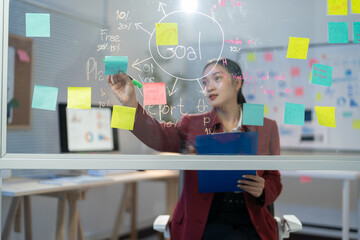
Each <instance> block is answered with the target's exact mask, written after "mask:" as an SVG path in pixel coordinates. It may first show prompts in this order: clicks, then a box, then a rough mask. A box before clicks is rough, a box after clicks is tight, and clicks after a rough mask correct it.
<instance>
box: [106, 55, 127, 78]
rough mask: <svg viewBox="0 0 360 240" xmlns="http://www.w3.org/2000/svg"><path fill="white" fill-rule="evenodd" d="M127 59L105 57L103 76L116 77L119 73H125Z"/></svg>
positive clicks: (123, 57)
mask: <svg viewBox="0 0 360 240" xmlns="http://www.w3.org/2000/svg"><path fill="white" fill-rule="evenodd" d="M127 66H128V57H126V56H106V57H105V75H117V74H119V72H120V71H121V72H123V73H126V72H127Z"/></svg>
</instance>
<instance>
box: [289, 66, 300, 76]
mask: <svg viewBox="0 0 360 240" xmlns="http://www.w3.org/2000/svg"><path fill="white" fill-rule="evenodd" d="M290 74H291V76H292V77H298V76H300V68H298V67H292V68H291V73H290Z"/></svg>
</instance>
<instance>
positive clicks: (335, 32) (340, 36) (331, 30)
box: [328, 22, 349, 43]
mask: <svg viewBox="0 0 360 240" xmlns="http://www.w3.org/2000/svg"><path fill="white" fill-rule="evenodd" d="M348 29H349V27H348V23H347V22H328V42H329V43H348V42H349V33H348Z"/></svg>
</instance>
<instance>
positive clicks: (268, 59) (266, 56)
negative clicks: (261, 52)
mask: <svg viewBox="0 0 360 240" xmlns="http://www.w3.org/2000/svg"><path fill="white" fill-rule="evenodd" d="M264 58H265V61H267V62H271V61H272V60H273V54H272V53H271V52H267V53H265V56H264Z"/></svg>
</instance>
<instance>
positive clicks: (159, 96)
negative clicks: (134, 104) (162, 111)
mask: <svg viewBox="0 0 360 240" xmlns="http://www.w3.org/2000/svg"><path fill="white" fill-rule="evenodd" d="M143 92H144V105H160V104H166V90H165V83H144V84H143Z"/></svg>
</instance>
